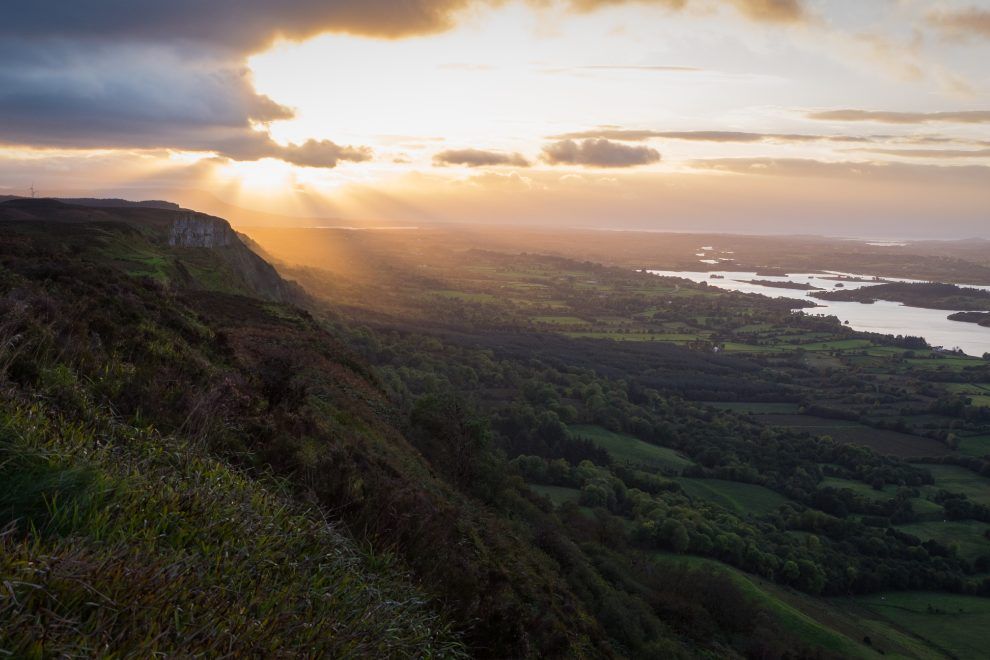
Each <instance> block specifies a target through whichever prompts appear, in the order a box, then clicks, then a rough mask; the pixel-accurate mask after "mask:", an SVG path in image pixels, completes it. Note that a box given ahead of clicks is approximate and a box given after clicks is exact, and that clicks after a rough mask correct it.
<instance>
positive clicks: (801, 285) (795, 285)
mask: <svg viewBox="0 0 990 660" xmlns="http://www.w3.org/2000/svg"><path fill="white" fill-rule="evenodd" d="M736 281H737V282H742V283H743V284H758V285H760V286H769V287H774V288H776V289H797V290H800V291H822V290H823V289H822V288H821V287H817V286H812V285H811V284H807V283H805V282H777V281H776V280H736Z"/></svg>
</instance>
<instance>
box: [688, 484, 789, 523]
mask: <svg viewBox="0 0 990 660" xmlns="http://www.w3.org/2000/svg"><path fill="white" fill-rule="evenodd" d="M675 481H677V483H678V484H680V486H681V488H683V489H684V492H685V493H687V494H688V495H690V496H691V497H694V498H698V499H702V500H707V501H709V502H713V503H715V504H719V505H721V506H723V507H725V508H727V509H729V510H730V511H735V512H736V513H743V514H746V513H748V514H752V515H754V516H764V515H766V514H768V513H772V512H773V511H776V510H777V509H778V508H779V507H780V506H782V505H783V504H786V503H787V502H789V501H790V500H788V499H787V498H786V497H784V496H783V495H781V494H779V493H775V492H774V491H772V490H770V489H769V488H764V487H763V486H757V485H756V484H744V483H741V482H739V481H725V480H723V479H695V478H688V477H678V478H677V479H676V480H675Z"/></svg>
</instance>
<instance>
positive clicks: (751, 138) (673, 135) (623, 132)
mask: <svg viewBox="0 0 990 660" xmlns="http://www.w3.org/2000/svg"><path fill="white" fill-rule="evenodd" d="M594 138H601V139H605V140H618V141H621V142H643V141H645V140H652V139H655V138H664V139H668V140H690V141H693V142H818V141H829V142H870V141H872V139H873V138H871V137H860V136H855V135H802V134H800V133H748V132H742V131H652V130H639V129H629V128H599V129H592V130H589V131H577V132H574V133H562V134H561V135H553V136H550V138H549V139H551V140H582V139H594Z"/></svg>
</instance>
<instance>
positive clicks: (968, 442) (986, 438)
mask: <svg viewBox="0 0 990 660" xmlns="http://www.w3.org/2000/svg"><path fill="white" fill-rule="evenodd" d="M959 453H960V454H964V455H966V456H975V457H976V458H982V457H984V456H987V455H990V435H974V436H969V437H964V438H962V439H961V440H960V442H959Z"/></svg>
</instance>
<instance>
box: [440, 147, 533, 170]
mask: <svg viewBox="0 0 990 660" xmlns="http://www.w3.org/2000/svg"><path fill="white" fill-rule="evenodd" d="M433 164H434V165H466V166H468V167H485V166H494V165H509V166H512V167H529V161H528V160H526V158H525V157H523V155H522V154H518V153H504V152H501V151H484V150H482V149H449V150H447V151H441V152H440V153H438V154H436V155H434V156H433Z"/></svg>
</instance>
